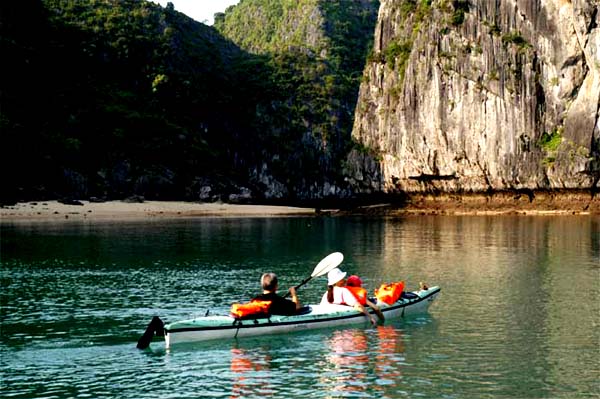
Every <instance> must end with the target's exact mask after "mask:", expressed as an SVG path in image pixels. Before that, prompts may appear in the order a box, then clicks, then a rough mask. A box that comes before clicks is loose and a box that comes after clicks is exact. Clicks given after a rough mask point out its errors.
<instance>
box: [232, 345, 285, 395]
mask: <svg viewBox="0 0 600 399" xmlns="http://www.w3.org/2000/svg"><path fill="white" fill-rule="evenodd" d="M270 371H271V355H270V354H269V352H268V351H266V350H264V348H260V347H259V348H256V349H253V350H249V349H243V348H240V347H233V348H231V373H232V375H233V385H232V388H231V395H230V396H229V397H230V398H231V399H238V398H248V397H273V395H274V390H273V387H272V386H271V384H270V380H271V376H270V374H271V373H270Z"/></svg>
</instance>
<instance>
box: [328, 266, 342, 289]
mask: <svg viewBox="0 0 600 399" xmlns="http://www.w3.org/2000/svg"><path fill="white" fill-rule="evenodd" d="M344 277H346V272H343V271H341V270H340V269H338V268H337V267H336V268H335V269H333V270H332V271H330V272H329V273H327V285H331V286H333V285H337V286H340V285H343V284H344Z"/></svg>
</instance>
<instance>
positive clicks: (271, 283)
mask: <svg viewBox="0 0 600 399" xmlns="http://www.w3.org/2000/svg"><path fill="white" fill-rule="evenodd" d="M260 285H261V286H262V288H263V290H265V291H271V292H275V291H276V290H277V275H276V274H275V273H265V274H263V275H262V277H261V278H260Z"/></svg>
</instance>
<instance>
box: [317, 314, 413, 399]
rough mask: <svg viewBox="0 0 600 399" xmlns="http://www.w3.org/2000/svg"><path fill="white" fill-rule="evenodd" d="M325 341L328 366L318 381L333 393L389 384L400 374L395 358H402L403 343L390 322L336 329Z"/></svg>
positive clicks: (393, 382)
mask: <svg viewBox="0 0 600 399" xmlns="http://www.w3.org/2000/svg"><path fill="white" fill-rule="evenodd" d="M327 343H328V345H329V349H330V351H329V354H328V355H327V356H326V357H327V363H328V366H330V367H328V370H327V371H328V372H327V373H326V376H327V377H326V378H322V379H321V381H322V383H324V385H326V386H327V385H328V386H330V390H331V392H330V393H331V395H333V396H335V395H343V393H358V392H363V391H366V390H367V389H368V390H369V391H372V390H373V389H375V390H377V389H383V388H382V385H385V386H387V387H388V388H389V387H390V386H392V387H393V386H394V385H395V384H396V382H397V381H398V379H399V378H400V377H401V370H400V367H399V366H400V364H398V360H399V359H400V358H402V359H403V352H404V344H403V342H402V336H401V331H400V330H398V329H396V328H395V327H393V326H378V327H377V328H376V329H374V330H363V329H349V330H337V331H334V332H333V334H332V336H331V337H330V338H329V339H328V341H327Z"/></svg>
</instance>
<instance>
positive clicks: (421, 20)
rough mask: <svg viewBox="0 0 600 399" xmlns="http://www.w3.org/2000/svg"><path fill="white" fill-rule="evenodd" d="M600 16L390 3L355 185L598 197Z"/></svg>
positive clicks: (516, 4) (361, 112)
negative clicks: (592, 191) (591, 193)
mask: <svg viewBox="0 0 600 399" xmlns="http://www.w3.org/2000/svg"><path fill="white" fill-rule="evenodd" d="M599 9H600V6H599V3H598V2H597V1H596V0H572V1H568V0H548V1H542V0H490V1H488V0H454V1H449V0H439V1H436V0H434V1H419V2H415V1H408V0H383V1H382V2H381V7H380V10H379V18H378V22H377V27H376V32H375V42H374V49H373V53H372V56H371V57H370V59H369V61H368V63H367V66H366V69H365V71H364V75H363V82H362V84H361V88H360V93H359V100H358V104H357V108H356V115H355V122H354V128H353V137H354V139H355V140H356V141H357V142H358V145H357V146H356V149H355V150H353V151H352V152H351V154H350V155H349V157H348V162H347V163H346V165H347V166H346V168H347V170H346V172H347V174H348V176H349V177H348V180H349V182H350V184H351V185H353V186H354V187H355V189H356V190H357V191H359V192H372V191H386V192H395V191H406V192H424V191H446V192H479V191H490V190H492V191H495V190H513V189H517V190H518V189H533V190H536V189H575V188H589V187H594V186H595V187H598V179H599V178H600V122H599V102H600V26H599V18H600V16H599Z"/></svg>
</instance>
